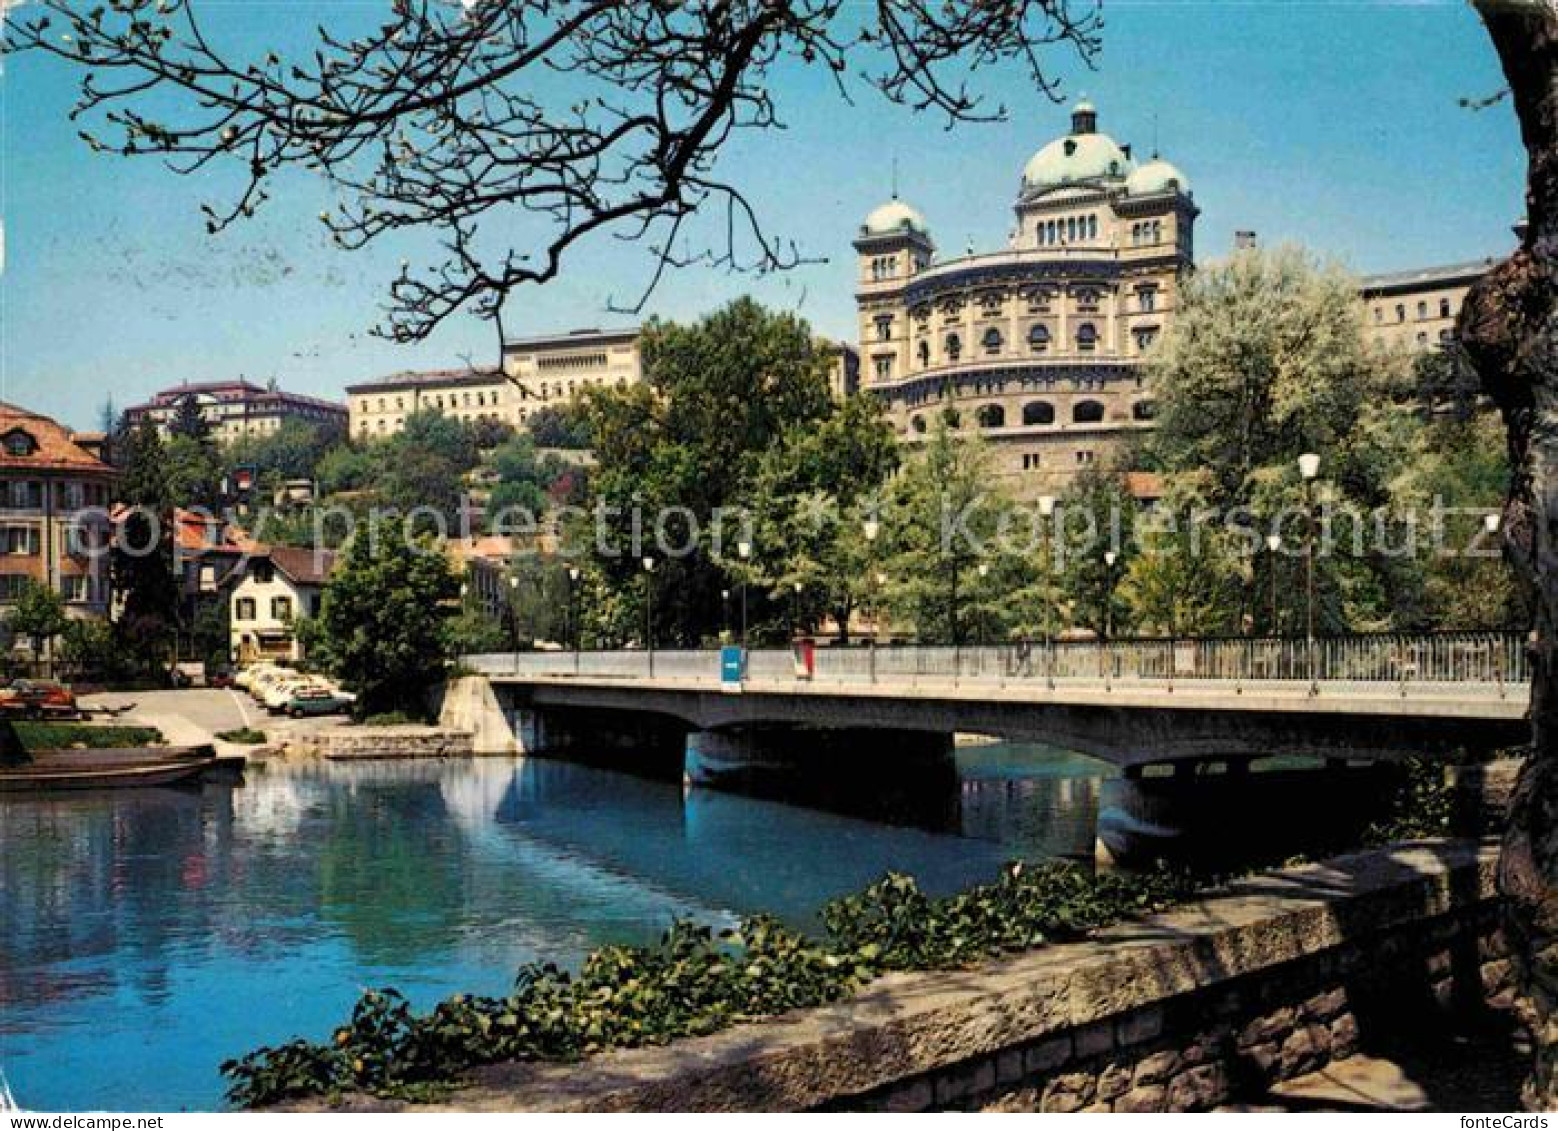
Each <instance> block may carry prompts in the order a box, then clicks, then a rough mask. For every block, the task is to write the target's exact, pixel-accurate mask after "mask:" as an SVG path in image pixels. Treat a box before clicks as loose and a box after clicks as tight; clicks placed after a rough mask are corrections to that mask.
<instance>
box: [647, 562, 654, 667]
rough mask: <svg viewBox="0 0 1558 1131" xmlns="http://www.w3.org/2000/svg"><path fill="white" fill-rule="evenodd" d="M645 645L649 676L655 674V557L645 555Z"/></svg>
mask: <svg viewBox="0 0 1558 1131" xmlns="http://www.w3.org/2000/svg"><path fill="white" fill-rule="evenodd" d="M644 647H645V648H646V649H647V650H648V652H649V678H650V679H653V678H654V676H655V559H654V558H652V557H649V556H648V555H647V554H646V555H645V557H644Z"/></svg>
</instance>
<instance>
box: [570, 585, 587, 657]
mask: <svg viewBox="0 0 1558 1131" xmlns="http://www.w3.org/2000/svg"><path fill="white" fill-rule="evenodd" d="M568 628H569V635H570V636H571V637H572V638H573V670H574V671H575V672H577V671H578V670H579V649H580V646H581V645H582V644H583V642H584V632H583V626H582V625H581V624H580V623H579V567H578V566H569V567H568Z"/></svg>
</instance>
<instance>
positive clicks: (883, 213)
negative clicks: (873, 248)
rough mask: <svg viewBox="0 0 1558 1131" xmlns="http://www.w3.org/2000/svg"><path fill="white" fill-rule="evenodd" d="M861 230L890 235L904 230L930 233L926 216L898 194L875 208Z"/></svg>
mask: <svg viewBox="0 0 1558 1131" xmlns="http://www.w3.org/2000/svg"><path fill="white" fill-rule="evenodd" d="M860 230H861V232H862V233H863V234H865V235H868V236H889V235H893V234H894V233H897V232H904V231H908V232H918V233H919V234H920V235H922V236H928V235H930V228H929V227H928V226H927V225H926V223H925V217H924V216H921V215H920V213H919V211H918V210H917V209H915V208H912V207H910V206H909V205H907V204H905V203H904V202H903V201H901V200H899V199H898V198H897V197H896V196H895V197H893V199H891V200H889V201H888V202H887V203H886V204H883V205H881V206H880V207H878V208H875V209H873V210H872V211H871V214H870V215H869V216H867V217H866V220H865V223H864V224H862V225H860Z"/></svg>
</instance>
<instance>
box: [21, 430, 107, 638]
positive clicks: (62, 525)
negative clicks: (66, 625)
mask: <svg viewBox="0 0 1558 1131" xmlns="http://www.w3.org/2000/svg"><path fill="white" fill-rule="evenodd" d="M116 477H117V472H115V470H114V469H113V468H112V467H110V466H109V465H108V464H106V463H104V462H103V461H102V460H101V459H100V458H98V455H97V453H96V451H95V450H94V449H93V447H92V446H91V445H88V446H85V447H84V446H83V444H82V441H81V438H80V437H79V436H77V435H76V434H75V433H73V432H71V431H70V429H68V428H65V427H64V426H63V425H61V424H59V423H58V422H57V421H54V420H51V419H49V418H48V417H46V416H41V415H39V414H38V413H35V412H29V411H28V410H26V409H24V408H18V407H16V406H14V405H8V404H0V617H3V615H4V613H5V610H6V609H7V608H8V607H9V606H10V605H11V604H12V603H13V602H15V601H16V599H17V598H18V597H19V596H20V595H21V593H22V590H23V588H24V587H25V586H26V584H27V583H28V582H35V583H37V584H40V585H46V586H48V587H49V588H50V589H53V590H54V591H55V592H56V593H58V594H59V595H60V596H61V597H62V598H63V599H64V601H65V608H66V612H67V613H68V614H69V615H70V616H73V617H102V616H104V615H106V614H107V611H108V598H109V584H108V582H109V578H108V545H109V535H110V530H111V526H110V518H109V510H108V506H109V501H110V495H111V494H112V491H113V484H114V480H115V478H116Z"/></svg>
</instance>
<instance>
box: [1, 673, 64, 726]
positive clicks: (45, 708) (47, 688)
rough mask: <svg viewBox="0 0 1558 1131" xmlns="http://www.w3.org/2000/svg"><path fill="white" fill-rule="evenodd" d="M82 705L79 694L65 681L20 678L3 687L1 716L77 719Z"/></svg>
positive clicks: (9, 717) (10, 717) (8, 717)
mask: <svg viewBox="0 0 1558 1131" xmlns="http://www.w3.org/2000/svg"><path fill="white" fill-rule="evenodd" d="M80 717H81V708H80V707H78V706H77V705H76V696H75V694H74V693H73V692H72V691H71V690H70V688H68V687H66V686H65V685H64V684H62V683H55V682H54V681H53V680H49V679H18V680H16V681H15V682H13V683H12V684H11V685H10V686H8V687H0V718H7V719H77V718H80Z"/></svg>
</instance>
